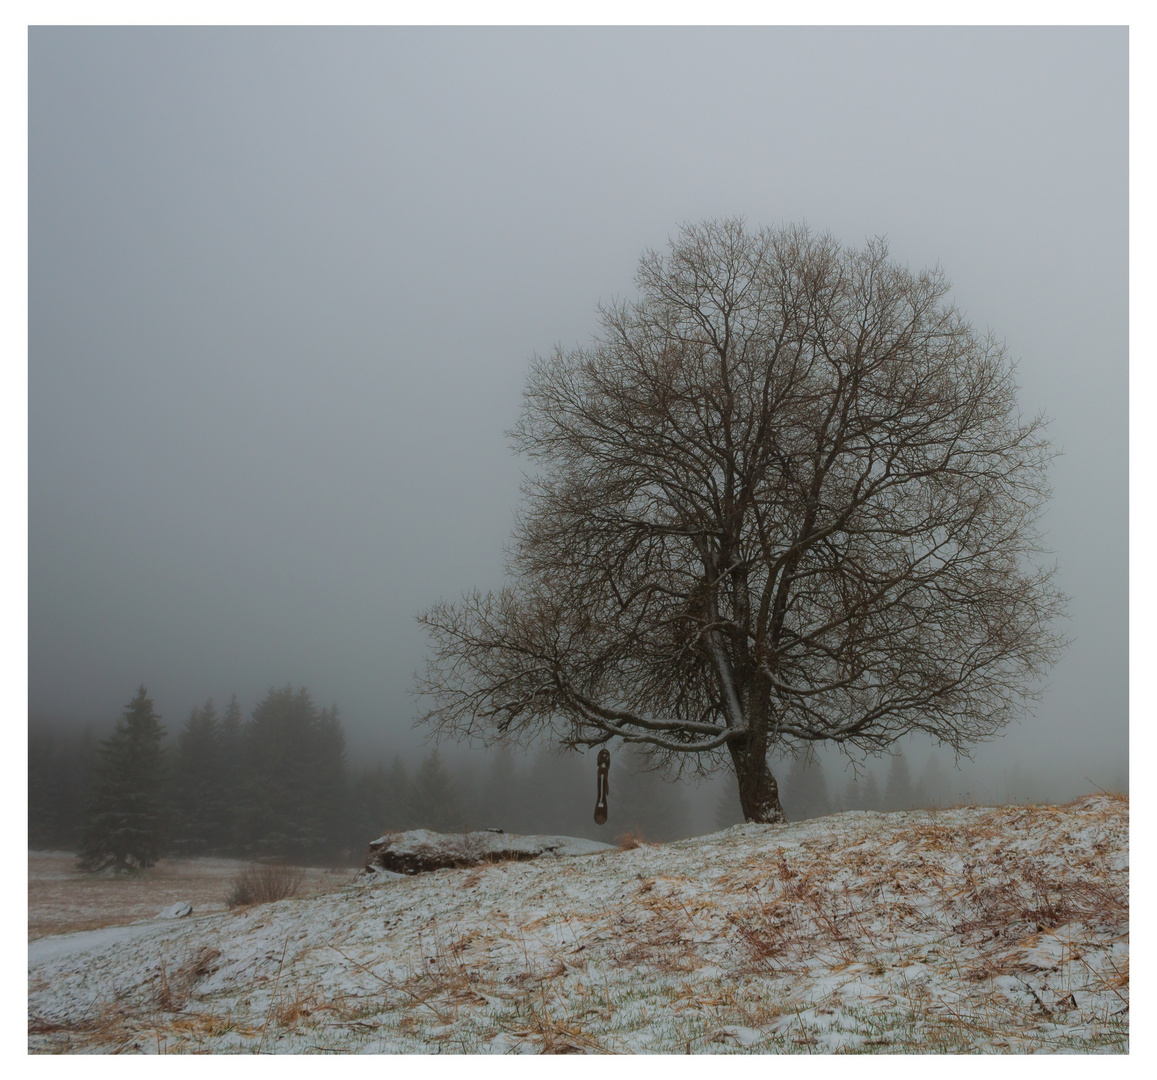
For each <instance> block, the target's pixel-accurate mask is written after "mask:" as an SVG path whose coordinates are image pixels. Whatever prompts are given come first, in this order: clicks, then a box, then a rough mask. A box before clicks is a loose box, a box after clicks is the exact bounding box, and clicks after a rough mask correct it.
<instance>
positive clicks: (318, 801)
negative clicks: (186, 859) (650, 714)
mask: <svg viewBox="0 0 1157 1080" xmlns="http://www.w3.org/2000/svg"><path fill="white" fill-rule="evenodd" d="M617 759H618V760H617V762H616V766H615V769H614V770H613V772H612V775H611V791H612V803H611V806H612V813H611V823H610V826H609V827H607V828H602V829H600V828H599V827H598V826H596V825H594V823H593V821H592V816H591V815H592V809H593V804H594V790H595V784H594V766H593V762H592V761H589V760H587V759H585V758H583V757H581V756H579V755H574V754H570V755H554V754H550V753H548V752H545V751H543V752H540V753H538V754H537V755H535V756H534V757H533V758H524V759H521V763H520V761H519V760H517V759H516V758H515V756H514V755H513V754H512V753H511V752H510V751H509V750H508V749H504V748H500V749H498V750H497V751H496V752H494V753H493V754H492V755H490V757H489V760H488V761H486V762H485V764H484V765H483V766H482V767H481V768H479V767H478V764H477V762H478V759H477V756H476V757H475V759H474V761H475V765H474V767H471V766H470V765H469V764H463V765H461V766H460V767H459V768H457V769H451V768H449V767H448V766H447V765H446V763H445V762H444V761H443V759H442V757H441V755H440V754H439V752H438V751H437V750H436V749H435V750H433V751H432V752H430V753H429V754H428V755H426V757H425V758H424V759H423V760H422V762H421V764H420V765H419V767H418V768H417V769H416V770H414V771H413V772H412V773H411V772H410V770H409V769H407V767H406V765H405V763H404V762H403V760H402V759H401V757H400V756H396V757H395V758H394V759H393V762H392V764H391V765H390V766H389V767H386V765H385V764H384V762H378V763H374V764H371V765H368V766H363V767H362V768H360V769H356V770H352V769H350V768H349V767H348V764H347V762H346V756H345V736H344V733H343V730H342V725H341V722H340V720H339V718H338V714H337V710H336V709H332V708H331V709H319V708H317V707H316V706H315V705H314V703H313V701H312V699H311V698H310V695H309V692H308V691H306V690H305V689H299V690H294V689H293V688H292V687H285V688H283V689H275V690H271V691H270V692H269V694H268V695H267V696H266V698H265V699H264V700H263V701H262V702H261V703H260V704H259V705H258V706H257V707H256V708H255V709H254V710H253V713H252V715H251V718H250V719H249V720H247V721H246V720H243V718H242V714H241V708H240V706H239V704H238V702H237V699H236V697H234V698H233V699H232V700H231V701H230V703H229V705H228V707H227V708H226V710H225V712H224V715H219V714H218V712H217V709H216V706H215V705H214V703H213V702H212V701H211V700H210V701H207V702H206V703H205V705H204V706H202V707H200V708H197V709H194V710H193V712H192V714H191V715H190V716H189V718H188V720H187V721H186V723H185V725H184V727H183V728H182V729H181V730H180V732H179V734H178V736H177V738H176V740H175V743H174V744H173V745H171V746H168V747H167V746H166V737H165V729H164V727H163V725H162V723H161V717H160V716H159V715H158V714H157V712H156V710H155V707H154V705H153V702H152V700H151V699H150V698H149V696H148V691H147V690H146V688H145V687H143V686H142V687H141V688H140V690H139V691H138V693H137V695H136V696H135V697H134V698H133V700H132V701H131V702H130V703H129V705H128V706H127V707H126V709H125V712H124V714H123V716H122V717H121V719H120V721H119V723H118V724H117V726H116V729H115V730H114V731H113V733H112V734H111V735H110V736H109V737H108V738H106V739H104V740H103V741H102V742H100V743H99V744H97V743H96V741H95V740H94V738H93V737H92V735H91V733H89V732H87V731H86V732H83V733H81V734H79V735H74V736H72V737H64V736H62V735H61V734H60V733H56V734H53V733H50V732H46V731H41V730H35V729H34V730H33V731H32V732H30V738H29V843H30V845H31V846H33V847H37V848H45V847H47V848H63V849H65V850H77V851H78V852H79V853H80V856H81V859H82V861H83V864H84V865H85V866H87V867H90V868H94V869H95V868H100V867H104V866H133V865H138V866H147V865H151V864H152V863H154V862H155V861H156V860H157V858H159V857H160V856H161V855H162V854H165V853H172V854H180V855H210V854H211V855H232V856H240V857H249V858H284V859H288V860H292V861H298V862H315V863H317V862H321V863H333V862H339V861H353V860H356V859H357V858H358V857H359V856H360V855H361V854H362V853H363V852H364V851H365V848H366V846H367V844H368V843H369V841H371V840H372V839H374V838H375V837H376V836H378V835H380V834H381V833H382V832H384V831H386V830H389V829H407V828H430V829H435V830H439V831H457V830H462V829H473V828H501V829H504V830H505V831H507V832H517V833H561V834H566V835H572V836H573V835H578V836H589V837H592V838H598V839H614V837H615V836H617V835H619V834H622V833H627V832H631V833H640V834H642V835H644V836H646V837H647V838H648V839H651V840H659V841H661V840H671V839H677V838H679V837H681V836H686V835H689V834H690V832H691V815H690V809H689V807H688V805H687V800H686V797H685V794H684V792H683V790H682V789H681V788H679V787H678V786H675V785H671V784H667V783H665V782H664V781H663V780H661V779H660V778H659V777H658V776H656V775H655V774H653V773H650V772H647V771H646V769H645V760H644V759H643V758H641V757H639V756H636V755H633V754H629V753H628V754H619V755H617Z"/></svg>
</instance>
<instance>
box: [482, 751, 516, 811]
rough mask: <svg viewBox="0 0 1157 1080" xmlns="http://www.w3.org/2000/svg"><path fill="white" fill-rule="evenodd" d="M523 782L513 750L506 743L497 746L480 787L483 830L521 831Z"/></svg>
mask: <svg viewBox="0 0 1157 1080" xmlns="http://www.w3.org/2000/svg"><path fill="white" fill-rule="evenodd" d="M522 781H523V778H522V776H521V775H520V774H519V771H518V768H517V766H516V765H515V762H514V753H513V751H512V750H511V749H510V747H509V746H508V745H507V744H505V743H499V744H498V745H497V746H496V747H495V748H494V753H493V755H492V756H491V758H490V768H489V769H488V770H487V773H486V781H485V783H484V784H483V787H482V800H481V803H482V805H481V812H482V820H484V822H485V825H484V827H485V828H495V829H502V830H504V831H505V832H521V831H523V818H524V817H525V811H524V808H523V806H522V794H523V792H522V787H523V783H522Z"/></svg>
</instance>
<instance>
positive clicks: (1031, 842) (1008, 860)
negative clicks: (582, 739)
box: [29, 795, 1129, 1053]
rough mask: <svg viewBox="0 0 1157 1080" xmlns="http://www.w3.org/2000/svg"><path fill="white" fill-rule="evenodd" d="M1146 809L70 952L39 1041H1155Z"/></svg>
mask: <svg viewBox="0 0 1157 1080" xmlns="http://www.w3.org/2000/svg"><path fill="white" fill-rule="evenodd" d="M1128 815H1129V805H1128V800H1127V799H1124V798H1120V797H1116V796H1107V795H1097V796H1090V797H1087V798H1083V799H1080V800H1077V801H1076V802H1074V803H1071V804H1069V805H1067V806H1062V807H1056V806H1036V807H1022V806H1010V807H999V808H977V807H965V808H957V809H951V810H940V811H911V812H907V813H897V814H876V813H865V812H853V813H845V814H838V815H835V816H832V817H827V818H820V819H816V820H812V821H806V822H802V823H799V824H792V825H787V826H757V825H740V826H736V827H734V828H732V829H728V830H727V831H725V832H721V833H716V834H714V835H712V836H706V837H698V838H695V839H691V840H685V841H681V842H679V843H674V844H666V845H655V846H647V845H644V846H640V847H637V848H634V849H631V850H625V851H610V852H606V853H603V854H597V855H586V856H576V857H563V858H558V857H547V858H544V859H541V860H537V861H534V862H509V863H499V864H495V865H491V866H483V867H476V868H473V869H467V870H440V871H437V872H435V873H430V874H421V875H417V876H415V877H404V878H402V877H396V878H395V877H390V878H388V879H386V880H378V881H375V882H374V883H372V884H354V885H350V886H347V887H346V888H344V889H340V890H338V891H335V892H331V893H328V894H325V895H320V896H313V897H306V898H299V899H291V900H285V901H281V902H279V903H276V904H268V905H263V906H259V907H253V908H249V909H247V910H244V911H240V912H233V913H222V914H211V915H206V916H203V917H199V918H197V917H194V918H193V919H189V920H183V921H181V922H179V923H175V924H168V925H165V926H155V927H145V928H142V930H141V931H140V933H139V934H138V935H137V936H135V937H132V938H130V939H127V940H126V939H125V938H124V937H121V938H120V939H119V940H115V941H113V940H106V941H102V940H100V935H99V934H97V935H95V936H90V937H89V938H86V939H83V940H80V939H78V940H77V942H76V943H75V947H70V944H69V942H68V941H65V940H63V939H60V938H57V939H42V941H43V943H48V942H54V945H53V948H52V949H47V950H46V949H44V948H42V949H41V951H40V953H39V954H37V953H35V952H34V951H33V948H34V946H35V945H39V944H41V943H34V946H30V967H29V1016H30V1022H29V1032H30V1035H29V1045H30V1049H32V1050H34V1051H53V1050H55V1051H66V1052H68V1051H73V1052H75V1051H106V1052H107V1051H114V1052H115V1051H120V1052H124V1051H143V1052H158V1051H159V1052H198V1051H199V1052H206V1051H210V1052H218V1053H219V1052H252V1051H260V1052H293V1053H309V1052H334V1051H337V1052H343V1051H344V1052H363V1053H366V1052H368V1053H382V1052H385V1053H406V1052H427V1053H428V1052H434V1051H442V1052H459V1053H479V1052H507V1051H529V1052H539V1051H548V1052H575V1051H579V1052H582V1051H586V1052H620V1051H625V1052H632V1051H634V1052H649V1051H650V1052H665V1053H672V1052H686V1051H690V1052H693V1053H694V1052H709V1053H719V1052H727V1051H743V1052H788V1053H805V1052H811V1053H816V1052H887V1053H895V1052H904V1051H910V1052H918V1053H919V1052H931V1051H948V1052H970V1051H977V1050H983V1051H998V1052H1024V1051H1057V1050H1078V1051H1091V1050H1101V1051H1109V1052H1122V1051H1127V1049H1128V1017H1129V1012H1128V1009H1129V1004H1128V1003H1129V923H1128V895H1129V894H1128V872H1129V854H1128V851H1129V848H1128ZM122 933H123V931H122Z"/></svg>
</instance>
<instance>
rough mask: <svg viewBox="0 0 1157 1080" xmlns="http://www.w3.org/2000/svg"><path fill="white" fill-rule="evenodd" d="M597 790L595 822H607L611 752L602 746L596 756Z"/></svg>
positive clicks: (601, 823)
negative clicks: (597, 770) (597, 768)
mask: <svg viewBox="0 0 1157 1080" xmlns="http://www.w3.org/2000/svg"><path fill="white" fill-rule="evenodd" d="M598 767H599V772H598V792H597V796H596V798H595V824H596V825H605V824H606V823H607V778H608V775H609V773H610V771H611V752H610V751H609V750H608V749H607V748H606V747H605V746H604V747H603V748H602V749H601V750H600V751H599V757H598Z"/></svg>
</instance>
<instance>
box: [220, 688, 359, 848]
mask: <svg viewBox="0 0 1157 1080" xmlns="http://www.w3.org/2000/svg"><path fill="white" fill-rule="evenodd" d="M244 761H245V786H244V801H243V808H242V830H243V832H244V835H245V838H246V841H247V843H246V846H247V848H248V849H249V851H250V852H251V853H252V854H255V855H257V856H259V857H265V858H287V859H291V860H301V861H314V862H316V861H325V860H329V859H332V858H334V857H335V856H336V855H337V854H338V853H339V851H340V850H341V846H342V839H343V838H342V836H341V816H342V813H343V809H344V807H343V797H344V787H345V736H344V734H343V733H342V729H341V723H340V721H339V720H338V717H337V710H336V708H335V709H324V710H320V711H319V710H318V708H317V707H316V706H315V705H314V703H313V699H312V698H311V697H310V695H309V691H308V690H306V689H305V688H304V687H303V688H302V689H300V690H294V689H293V687H291V686H286V687H283V688H282V689H279V690H278V689H274V690H270V691H269V694H268V695H267V696H266V698H265V700H264V701H262V702H261V703H260V704H259V705H258V706H257V708H256V709H254V710H253V721H252V723H250V724H249V725H247V727H246V730H245V753H244Z"/></svg>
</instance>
